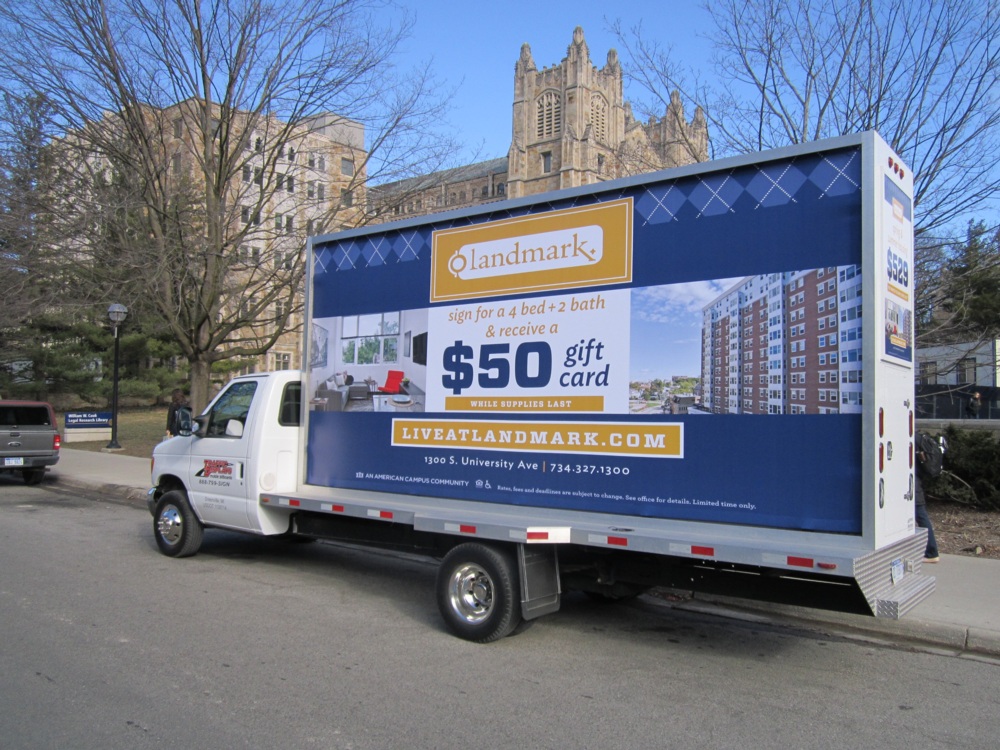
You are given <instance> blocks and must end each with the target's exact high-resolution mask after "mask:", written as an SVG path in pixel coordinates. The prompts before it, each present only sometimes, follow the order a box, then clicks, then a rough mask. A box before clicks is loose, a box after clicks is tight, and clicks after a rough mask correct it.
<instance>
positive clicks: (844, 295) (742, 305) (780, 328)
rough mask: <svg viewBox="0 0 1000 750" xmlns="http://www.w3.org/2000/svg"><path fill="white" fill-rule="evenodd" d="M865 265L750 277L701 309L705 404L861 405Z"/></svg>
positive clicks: (816, 410)
mask: <svg viewBox="0 0 1000 750" xmlns="http://www.w3.org/2000/svg"><path fill="white" fill-rule="evenodd" d="M861 313H862V309H861V271H860V268H859V267H858V266H842V267H838V268H832V267H831V268H818V269H811V270H805V271H795V272H789V273H775V274H761V275H759V276H751V277H748V278H745V279H743V280H742V281H740V282H739V283H738V284H736V285H735V286H733V287H731V288H730V289H729V290H727V291H726V292H724V293H723V294H722V295H720V296H719V297H718V298H716V299H715V300H713V301H712V302H711V303H710V304H708V305H706V306H705V307H704V308H703V310H702V382H703V384H704V396H703V402H702V405H703V407H704V408H705V409H707V410H709V411H711V412H713V413H716V414H835V413H860V412H861V391H862V382H861V371H862V366H861Z"/></svg>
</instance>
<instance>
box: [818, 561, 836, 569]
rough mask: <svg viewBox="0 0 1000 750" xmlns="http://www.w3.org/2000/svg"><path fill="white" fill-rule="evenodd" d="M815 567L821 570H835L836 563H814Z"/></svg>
mask: <svg viewBox="0 0 1000 750" xmlns="http://www.w3.org/2000/svg"><path fill="white" fill-rule="evenodd" d="M816 567H817V568H820V569H821V570H836V569H837V563H816Z"/></svg>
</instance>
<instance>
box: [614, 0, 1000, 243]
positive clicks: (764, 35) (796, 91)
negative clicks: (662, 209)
mask: <svg viewBox="0 0 1000 750" xmlns="http://www.w3.org/2000/svg"><path fill="white" fill-rule="evenodd" d="M705 8H706V10H707V12H708V14H709V15H710V17H711V18H712V20H713V22H714V30H713V32H712V33H711V35H710V39H711V41H712V43H713V45H714V56H713V67H714V72H715V76H714V79H713V80H712V81H707V80H706V79H704V78H702V77H701V76H699V74H697V73H693V72H690V71H689V70H688V69H687V68H686V67H685V66H683V65H682V64H681V63H680V62H678V61H677V60H675V59H674V56H673V51H672V50H671V49H670V48H669V47H663V46H662V45H660V44H659V43H658V42H657V41H656V40H655V39H651V38H649V37H648V36H647V35H646V34H644V32H643V30H642V27H641V26H638V27H634V28H631V29H625V28H623V27H622V26H621V25H620V24H618V25H616V26H615V27H614V31H615V33H616V35H617V36H618V38H619V41H620V43H621V44H622V45H623V47H624V49H625V50H626V52H627V53H628V56H629V57H630V58H631V60H632V65H631V66H630V67H629V68H628V74H629V78H630V80H631V81H632V82H633V83H635V84H637V85H638V86H639V87H640V88H642V89H644V90H645V91H646V92H647V93H648V94H649V95H650V96H651V97H652V98H653V99H654V101H657V102H658V103H659V104H661V105H662V104H665V103H666V102H667V97H668V92H670V91H671V90H673V89H674V88H677V89H679V90H680V91H681V92H682V94H683V96H684V97H685V98H686V99H688V100H689V101H693V102H695V103H696V104H698V105H700V106H701V107H702V108H703V109H704V111H705V113H706V117H707V118H708V121H709V126H710V133H711V137H712V143H713V150H714V152H715V155H727V154H731V153H748V152H752V151H758V150H761V149H766V148H774V147H778V146H786V145H789V144H794V143H801V142H804V141H811V140H815V139H819V138H824V137H828V136H834V135H842V134H847V133H855V132H861V131H865V130H878V131H879V132H880V134H881V135H882V136H883V137H884V138H885V139H886V140H887V141H888V142H889V143H890V144H891V145H892V147H893V148H894V149H895V150H896V151H897V152H898V153H899V154H900V156H901V157H902V158H903V159H904V161H906V162H907V163H908V165H909V167H910V169H911V171H912V172H913V174H914V175H915V177H916V188H915V193H916V194H915V196H914V197H915V202H916V204H917V205H918V206H919V209H920V210H919V212H918V217H917V234H918V235H920V234H922V233H925V232H931V233H933V232H939V231H940V230H942V229H943V228H947V227H950V226H953V225H954V224H955V222H956V219H960V218H961V217H967V216H969V215H971V214H972V213H974V212H976V211H982V210H983V209H984V207H985V206H986V205H987V203H988V201H990V200H995V198H996V196H997V193H998V189H1000V170H998V169H997V160H996V156H995V155H996V153H997V149H998V146H1000V128H998V125H1000V106H998V98H1000V77H998V74H1000V37H998V31H1000V8H998V6H997V3H996V0H831V1H829V2H815V1H814V0H713V2H711V3H707V4H706V5H705Z"/></svg>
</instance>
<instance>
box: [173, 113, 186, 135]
mask: <svg viewBox="0 0 1000 750" xmlns="http://www.w3.org/2000/svg"><path fill="white" fill-rule="evenodd" d="M183 134H184V120H183V119H182V118H180V117H178V118H177V119H176V120H174V138H180V137H181V136H182V135H183Z"/></svg>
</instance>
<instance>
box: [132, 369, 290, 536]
mask: <svg viewBox="0 0 1000 750" xmlns="http://www.w3.org/2000/svg"><path fill="white" fill-rule="evenodd" d="M301 401H302V381H301V375H300V374H299V373H298V372H293V371H282V372H274V373H268V374H260V375H247V376H244V377H239V378H236V379H235V380H233V381H231V382H230V383H229V384H227V385H226V387H225V388H224V389H223V390H222V391H221V392H220V393H219V394H218V396H216V398H215V399H213V401H212V402H211V403H210V404H209V406H208V408H207V409H206V410H205V411H204V413H202V414H201V415H199V416H197V417H195V419H194V420H193V423H192V424H191V425H190V429H182V430H181V434H179V435H178V436H177V437H174V438H171V439H170V440H167V441H165V442H163V443H161V444H160V445H158V446H157V447H156V449H155V450H154V451H153V471H152V479H153V490H151V491H150V494H149V498H148V503H149V508H150V512H155V510H156V505H157V503H158V502H159V500H160V499H161V498H162V497H163V496H164V495H165V494H167V493H170V492H175V493H181V494H183V496H184V500H185V502H186V503H188V504H189V505H190V508H191V511H193V513H194V514H195V515H196V516H197V518H198V520H199V521H200V523H201V524H203V525H205V526H213V527H218V528H226V529H233V530H236V531H248V532H251V533H256V534H280V533H284V532H286V531H287V530H288V513H287V512H284V511H277V510H275V509H272V508H267V507H266V506H261V505H260V504H259V503H258V502H257V498H258V497H259V495H260V493H261V492H290V491H292V490H293V489H294V488H295V485H296V472H297V468H298V455H299V422H300V419H301Z"/></svg>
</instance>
